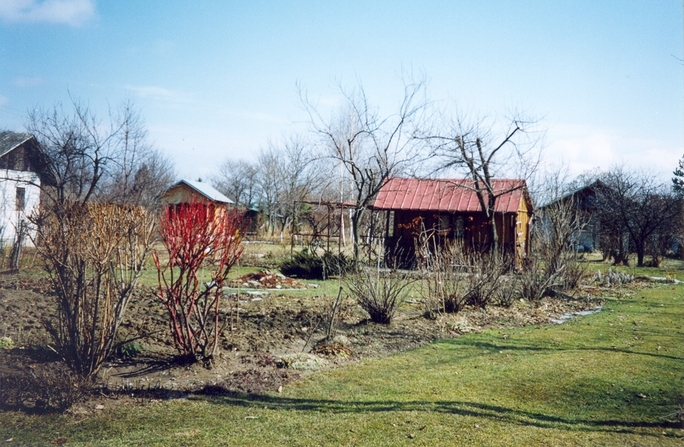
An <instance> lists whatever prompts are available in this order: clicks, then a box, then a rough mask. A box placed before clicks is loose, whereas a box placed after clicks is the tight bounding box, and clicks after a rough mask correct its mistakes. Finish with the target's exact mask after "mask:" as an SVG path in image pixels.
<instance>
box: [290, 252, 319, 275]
mask: <svg viewBox="0 0 684 447" xmlns="http://www.w3.org/2000/svg"><path fill="white" fill-rule="evenodd" d="M280 272H281V273H282V274H283V275H285V276H293V277H295V278H302V279H323V260H322V259H321V258H319V257H318V256H316V255H313V254H311V253H309V250H308V249H306V248H305V249H303V250H302V251H300V252H299V253H295V254H294V256H292V259H289V260H287V261H284V262H283V263H282V264H280Z"/></svg>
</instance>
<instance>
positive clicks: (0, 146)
mask: <svg viewBox="0 0 684 447" xmlns="http://www.w3.org/2000/svg"><path fill="white" fill-rule="evenodd" d="M31 138H33V135H31V134H28V133H18V132H10V131H3V132H0V157H4V156H5V155H6V154H8V153H9V152H11V151H12V150H13V149H15V148H17V147H18V146H21V145H22V143H25V142H27V141H28V140H30V139H31Z"/></svg>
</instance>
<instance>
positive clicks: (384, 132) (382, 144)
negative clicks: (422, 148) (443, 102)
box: [301, 81, 426, 261]
mask: <svg viewBox="0 0 684 447" xmlns="http://www.w3.org/2000/svg"><path fill="white" fill-rule="evenodd" d="M339 90H340V93H341V94H342V96H343V98H344V104H343V105H342V107H341V108H340V109H339V111H338V112H337V114H336V116H334V117H333V118H332V119H330V120H328V119H326V118H324V117H323V116H322V114H321V112H320V110H319V109H318V108H317V107H316V106H315V105H313V104H312V103H311V102H310V101H309V100H308V98H307V97H306V96H305V95H304V94H302V95H301V97H302V102H303V104H304V107H305V108H306V110H307V112H308V113H309V118H310V122H311V127H312V130H313V132H314V133H315V134H316V135H318V137H319V138H320V142H321V146H322V157H325V158H328V159H331V160H333V161H334V162H336V163H338V164H339V165H341V166H342V169H343V170H344V173H345V175H346V176H347V180H348V181H349V182H350V185H351V188H350V189H351V200H350V201H351V202H353V203H354V208H353V209H352V213H351V227H352V237H353V247H354V259H355V260H357V261H358V259H359V243H360V238H359V234H360V226H361V221H362V218H363V216H364V214H365V212H366V210H367V209H368V208H369V206H370V205H371V204H372V201H373V200H374V198H375V196H376V194H377V193H378V191H379V190H380V188H382V186H383V185H384V184H385V182H386V181H387V180H388V179H389V178H391V177H393V176H396V175H400V174H401V173H402V172H403V171H404V170H406V169H408V168H409V167H410V166H411V165H412V164H413V163H414V162H415V161H416V160H417V159H418V151H417V148H416V146H415V144H414V143H415V141H414V140H413V139H412V135H413V134H414V133H415V129H416V128H417V127H419V125H420V119H421V118H422V112H424V110H425V106H426V102H425V100H424V98H423V96H422V95H423V93H424V91H425V82H424V81H418V82H410V83H405V85H404V92H403V98H402V99H401V101H400V103H399V107H398V110H397V111H396V113H394V114H391V115H388V116H381V115H380V113H379V111H378V110H377V108H374V107H372V106H371V104H370V102H369V100H368V97H367V96H366V92H365V90H364V89H363V86H362V85H360V84H359V85H358V86H357V87H356V88H355V89H352V90H347V89H345V88H343V87H341V86H340V87H339Z"/></svg>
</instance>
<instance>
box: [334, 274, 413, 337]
mask: <svg viewBox="0 0 684 447" xmlns="http://www.w3.org/2000/svg"><path fill="white" fill-rule="evenodd" d="M412 282H413V281H411V280H410V278H409V276H408V274H407V273H401V272H399V271H384V272H383V271H380V269H370V268H361V269H360V270H359V271H358V272H357V273H354V274H352V275H349V276H347V277H346V278H345V280H344V283H345V285H346V287H347V289H348V290H349V291H350V294H351V295H352V296H354V297H355V298H356V301H357V303H358V304H359V306H361V308H362V309H363V310H365V311H366V312H367V313H368V315H369V316H370V319H371V321H373V322H374V323H381V324H389V323H391V322H392V319H393V318H394V315H395V313H396V311H397V308H398V307H399V305H400V304H401V302H402V301H403V300H404V299H405V298H406V297H407V296H408V293H409V287H408V286H409V285H410V284H411V283H412Z"/></svg>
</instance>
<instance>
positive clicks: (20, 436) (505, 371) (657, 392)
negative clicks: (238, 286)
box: [0, 285, 684, 446]
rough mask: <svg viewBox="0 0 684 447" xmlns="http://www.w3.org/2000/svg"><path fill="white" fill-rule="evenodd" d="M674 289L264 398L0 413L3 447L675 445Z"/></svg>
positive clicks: (683, 317) (622, 298) (680, 352)
mask: <svg viewBox="0 0 684 447" xmlns="http://www.w3.org/2000/svg"><path fill="white" fill-rule="evenodd" d="M683 390H684V286H682V285H678V286H673V285H668V286H661V287H653V288H644V289H623V290H622V291H617V290H616V291H615V293H614V294H612V295H611V296H607V297H606V303H605V306H604V307H603V310H602V311H601V312H600V313H597V314H594V315H589V316H585V317H580V318H575V319H572V320H570V321H569V322H567V323H565V324H563V325H553V326H535V327H527V328H521V329H513V330H505V331H489V332H485V333H481V334H470V335H465V336H462V337H460V338H457V339H453V340H448V341H441V342H437V343H434V344H432V345H430V346H428V347H426V348H422V349H418V350H414V351H410V352H406V353H403V354H401V355H395V356H392V357H389V358H384V359H376V360H371V361H364V362H362V363H359V364H356V365H353V366H350V367H345V368H341V369H337V370H333V371H329V372H326V373H320V374H316V375H313V376H311V377H310V378H309V379H308V380H305V381H303V382H301V383H298V384H295V385H292V386H289V387H286V388H285V389H284V390H283V392H282V393H281V394H277V393H274V394H271V395H267V396H246V395H234V396H222V397H208V396H207V397H203V396H192V397H190V398H189V399H187V400H177V401H170V402H159V403H150V404H147V405H145V406H133V407H124V408H117V409H105V410H104V411H102V412H101V413H99V414H97V415H87V416H72V415H65V416H62V415H48V416H33V415H25V414H19V413H11V412H10V413H0V441H5V440H8V439H12V441H11V442H6V443H5V444H6V445H49V444H50V443H52V442H53V441H54V442H60V441H66V445H97V446H100V445H102V446H128V445H145V446H154V445H163V446H167V445H179V446H180V445H192V446H214V445H261V446H266V445H302V446H305V445H306V446H309V445H312V446H313V445H430V446H432V445H471V446H499V445H500V446H511V445H520V446H531V445H532V446H533V445H543V446H546V445H549V446H563V445H568V446H571V445H572V446H574V445H584V446H596V445H611V446H613V445H614V446H632V445H638V446H670V445H671V446H681V445H684V429H683V428H682V424H681V422H680V421H681V416H680V419H677V416H676V413H677V412H678V411H679V412H681V411H682V408H683V407H682V406H683V405H684V391H683Z"/></svg>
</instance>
